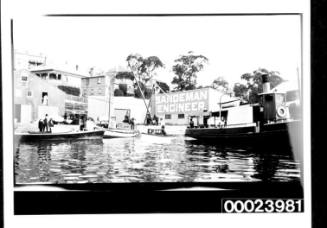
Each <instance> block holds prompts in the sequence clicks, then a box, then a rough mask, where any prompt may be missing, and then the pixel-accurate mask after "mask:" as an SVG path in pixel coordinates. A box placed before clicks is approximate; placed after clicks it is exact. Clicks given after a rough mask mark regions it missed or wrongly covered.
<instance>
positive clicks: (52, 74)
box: [49, 73, 57, 79]
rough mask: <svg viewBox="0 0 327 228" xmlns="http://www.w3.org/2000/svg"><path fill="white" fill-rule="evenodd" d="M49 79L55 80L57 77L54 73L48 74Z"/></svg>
mask: <svg viewBox="0 0 327 228" xmlns="http://www.w3.org/2000/svg"><path fill="white" fill-rule="evenodd" d="M49 78H50V79H57V75H56V74H54V73H51V74H49Z"/></svg>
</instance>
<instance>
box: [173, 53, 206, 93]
mask: <svg viewBox="0 0 327 228" xmlns="http://www.w3.org/2000/svg"><path fill="white" fill-rule="evenodd" d="M175 63H176V64H175V65H173V72H174V73H175V74H176V76H175V77H174V78H173V81H172V84H176V87H175V90H176V91H183V90H192V89H195V88H196V80H197V73H198V72H200V71H201V70H202V69H203V68H204V66H205V65H206V64H207V63H208V58H207V57H205V56H203V55H195V54H194V53H193V52H191V51H190V52H188V53H187V55H182V56H180V57H179V58H178V59H176V60H175Z"/></svg>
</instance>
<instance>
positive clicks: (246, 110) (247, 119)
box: [227, 105, 253, 125]
mask: <svg viewBox="0 0 327 228" xmlns="http://www.w3.org/2000/svg"><path fill="white" fill-rule="evenodd" d="M246 123H253V107H252V106H250V105H241V106H238V107H234V108H229V109H228V117H227V125H230V124H246Z"/></svg>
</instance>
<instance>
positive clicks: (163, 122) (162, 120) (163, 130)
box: [160, 118, 166, 135]
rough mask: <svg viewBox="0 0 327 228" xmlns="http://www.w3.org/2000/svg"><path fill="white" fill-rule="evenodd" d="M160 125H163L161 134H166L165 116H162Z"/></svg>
mask: <svg viewBox="0 0 327 228" xmlns="http://www.w3.org/2000/svg"><path fill="white" fill-rule="evenodd" d="M160 125H161V134H163V135H166V130H165V120H164V119H163V118H160Z"/></svg>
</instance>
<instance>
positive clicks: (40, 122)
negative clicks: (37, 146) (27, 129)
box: [39, 119, 44, 132]
mask: <svg viewBox="0 0 327 228" xmlns="http://www.w3.org/2000/svg"><path fill="white" fill-rule="evenodd" d="M39 130H40V132H43V131H44V124H43V120H42V119H40V120H39Z"/></svg>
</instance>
